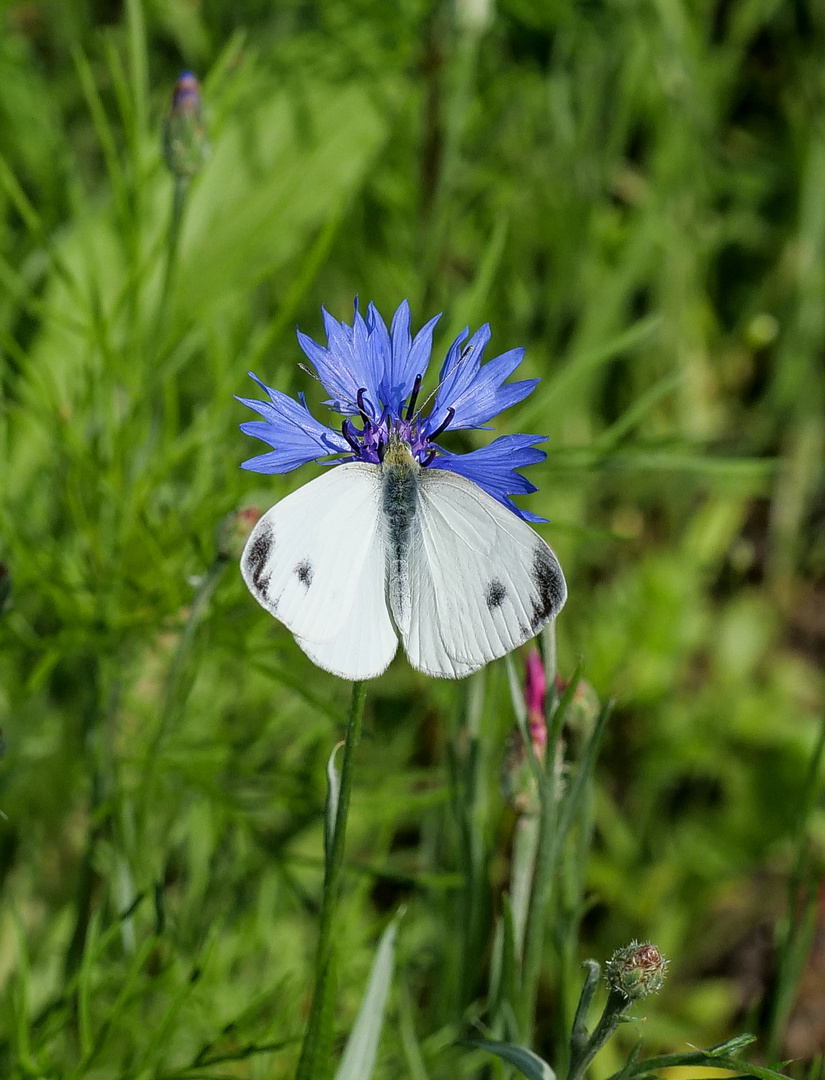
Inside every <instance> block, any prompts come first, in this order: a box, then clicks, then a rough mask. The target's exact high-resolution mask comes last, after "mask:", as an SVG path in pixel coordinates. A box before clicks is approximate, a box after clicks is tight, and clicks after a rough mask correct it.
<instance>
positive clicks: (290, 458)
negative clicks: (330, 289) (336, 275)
mask: <svg viewBox="0 0 825 1080" xmlns="http://www.w3.org/2000/svg"><path fill="white" fill-rule="evenodd" d="M323 316H324V326H325V329H326V334H327V344H326V345H325V346H324V345H319V344H318V343H317V342H316V341H313V340H312V338H310V337H307V335H306V334H303V333H301V332H300V331H299V333H298V341H299V343H300V345H301V348H302V349H303V351H304V352H305V353H306V355H307V356H308V357H309V359H310V361H311V362H312V364H313V367H314V368H315V373H316V374H317V377H318V379H319V380H320V382H321V384H322V385H323V387H324V389H325V390H326V392H327V393H328V394H329V395H330V397H329V399H328V400H327V401H326V403H325V404H327V405H328V406H329V407H330V409H331V410H332V411H333V412H335V413H338V414H339V415H340V416H342V417H343V418H344V419H343V422H342V423H341V424H340V427H328V426H327V425H325V424H322V423H320V421H318V420H316V419H315V417H314V416H313V415H312V414H311V413H310V411H309V409H308V407H307V405H306V401H305V399H304V395H303V394H299V395H298V397H299V400H298V401H295V400H294V399H293V398H290V397H288V396H287V395H286V394H283V393H281V391H279V390H274V389H272V388H271V387H268V386H266V385H265V384H264V383H263V382H261V380H260V379H258V378H257V376H255V375H252V373H251V372H250V375H251V377H252V378H253V379H255V381H256V382H257V383H258V385H259V386H260V387H261V389H262V390H263V391H264V392H265V393H266V394H267V395H268V397H269V401H258V400H253V399H249V398H239V399H238V400H239V401H241V402H243V404H245V405H248V406H249V407H250V408H251V409H254V410H255V411H256V412H258V413H260V415H261V416H262V417H263V419H262V420H251V421H247V422H246V423H245V424H242V425H241V430H242V431H244V432H246V434H248V435H253V436H255V437H256V438H258V439H261V440H262V441H263V442H266V443H268V444H269V445H270V446H271V447H272V449H271V450H270V451H269V452H268V453H265V454H260V455H259V456H257V457H254V458H251V459H250V460H249V461H245V462H244V463H243V468H245V469H250V470H252V471H253V472H261V473H285V472H289V471H290V470H292V469H295V468H298V466H300V465H305V464H307V463H308V462H310V461H317V462H320V463H322V464H328V465H337V464H339V463H342V462H345V461H366V462H370V463H372V464H378V463H379V462H380V461H381V460H382V459H383V455H384V452H385V450H386V448H387V446H388V445H389V442H390V437H391V436H392V437H393V438H399V439H401V440H403V442H405V443H406V444H407V445H408V446H409V447H410V450H411V452H412V455H413V457H414V458H415V460H416V461H417V462H418V463H419V464H420V465H421V466H422V467H424V468H428V469H446V470H449V471H451V472H455V473H458V474H459V475H461V476H464V477H466V478H467V479H468V480H471V481H472V482H473V483H475V484H477V485H478V486H479V487H480V488H483V489H484V491H486V492H487V493H488V494H490V495H492V496H493V498H495V499H497V500H498V501H499V502H500V503H502V504H503V505H504V506H506V507H507V508H508V509H509V510H512V511H513V513H514V514H517V515H518V517H520V518H522V519H524V520H525V521H534V522H538V521H544V520H545V519H544V518H540V517H537V516H536V515H535V514H531V513H530V512H529V511H527V510H522V509H521V508H520V507H518V506H516V505H515V503H514V502H513V501H512V499H511V498H510V496H511V495H516V494H519V495H522V494H526V493H529V492H531V491H535V490H536V488H535V485H533V484H531V483H530V481H529V480H527V479H526V478H525V477H524V476H522V475H521V474H520V473H519V472H518V470H519V469H522V468H524V467H525V466H527V465H534V464H536V463H537V462H539V461H542V460H543V459H544V457H545V454H544V451H543V450H538V449H536V447H535V444H536V443H538V442H543V441H544V436H541V435H502V436H500V437H499V438H497V439H494V440H493V442H491V443H490V444H489V445H488V446H484V447H481V448H480V449H478V450H472V451H470V452H469V453H467V454H455V453H452V452H451V451H449V450H445V449H444V447H443V446H441V444H440V443H439V441H438V440H439V438H440V437H441V435H443V434H444V433H445V432H447V431H459V430H464V429H467V428H483V427H485V425H486V424H488V422H489V421H490V420H491V419H492V418H493V417H494V416H496V415H497V414H498V413H500V412H501V411H502V410H503V409H507V408H509V407H510V406H511V405H515V404H517V403H518V402H519V401H522V400H523V399H524V398H526V397H527V395H528V394H530V393H532V391H533V390H534V388H535V386H536V384H537V383H538V381H539V380H538V379H525V380H522V381H521V382H513V383H508V382H505V380H506V379H507V378H509V376H510V375H512V374H513V372H514V371H515V370H516V368H517V367H518V365H519V364H520V363H521V360H522V358H523V356H524V349H510V350H509V351H508V352H505V353H502V354H501V355H500V356H497V357H495V358H494V359H492V360H489V361H487V363H484V364H482V359H483V356H484V350H485V349H486V347H487V344H488V342H489V341H490V336H491V335H490V327H489V326H488V325H487V324H485V325H484V326H482V327H481V328H480V329H479V330H477V331H476V332H475V333H474V334H473V335H472V336H471V335H470V331H469V329H465V330H463V331H462V332H461V333H460V334H459V335H458V337H457V338H456V339H455V341H454V342H453V343H452V345H451V346H450V348H449V349H448V350H447V355H446V357H445V358H444V361H443V363H442V365H441V369H440V372H439V381H438V387H437V389H436V390H435V391H434V393H433V394H432V395H430V397H429V398H427V399H426V400H425V401H424V402H423V403H422V401H421V398H422V396H423V395H422V384H423V382H424V378H425V375H426V373H427V368H428V366H429V363H430V353H431V349H432V336H433V330H434V328H435V325H436V323H437V322H438V319H439V318H440V316H436V317H435V318H433V319H430V321H429V322H428V323H426V325H425V326H423V327H422V329H421V330H419V331H418V333H417V334H416V335H415V337H413V336H412V334H411V332H410V308H409V305H408V304H407V301H406V300H405V301H404V302H403V303H402V304H401V306H400V307H399V308H398V310H397V311H396V312H395V315H394V316H393V320H392V325H391V326H390V328H389V330H388V329H387V326H386V324H385V322H384V320H383V319H382V317H381V316H380V315H379V313H378V311H377V310H376V308H375V307H374V305H373V304H370V305H369V307H368V308H367V313H366V317H364V316H362V315H361V313H360V311H359V310H358V304H357V301H356V305H355V315H354V318H353V322H352V326H350V325H348V324H347V323H345V322H338V321H337V319H334V318H333V317H332V316H331V315H330V314H329V313H328V312H327V311H324V312H323ZM430 402H431V407H430V408H429V409H427V406H428V405H429V404H430Z"/></svg>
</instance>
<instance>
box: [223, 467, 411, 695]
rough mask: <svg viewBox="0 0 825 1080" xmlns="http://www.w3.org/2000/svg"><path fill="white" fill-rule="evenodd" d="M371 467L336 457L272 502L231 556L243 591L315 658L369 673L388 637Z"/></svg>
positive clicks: (377, 487) (340, 669)
mask: <svg viewBox="0 0 825 1080" xmlns="http://www.w3.org/2000/svg"><path fill="white" fill-rule="evenodd" d="M379 472H380V470H379V468H378V466H375V465H369V464H366V463H364V462H352V463H350V464H347V465H336V466H334V467H333V468H330V469H329V471H328V472H325V473H323V475H321V476H319V477H318V478H317V479H316V480H312V481H311V482H310V483H309V484H305V485H304V486H303V487H301V488H298V490H297V491H293V492H292V494H290V495H287V496H286V498H284V499H281V501H280V502H279V503H276V504H275V506H273V507H272V509H271V510H269V511H267V513H266V514H264V516H263V517H262V518H261V520H260V521H259V522H258V524H257V525H256V526H255V528H254V530H253V532H252V535H251V536H250V537H249V540H248V541H247V544H246V547H245V548H244V552H243V555H242V556H241V573H242V575H243V579H244V581H245V582H246V584H247V586H248V587H249V590H250V592H251V593H252V595H253V596H254V597H255V598H256V600H258V602H259V603H260V604H261V605H262V606H263V607H265V608H266V610H267V611H268V612H269V613H270V614H271V615H274V616H275V617H276V618H277V619H279V620H280V621H281V622H282V623H283V624H284V625H285V626H286V627H288V628H289V629H290V630H291V631H292V633H293V634H294V635H295V638H296V640H297V641H298V644H299V645H300V646H301V648H302V649H303V650H304V651H305V652H306V653H307V655H308V656H310V657H311V659H313V660H314V661H315V663H317V664H319V665H320V666H321V667H323V668H326V669H327V670H328V671H332V672H333V673H334V674H336V675H340V676H341V677H342V678H345V679H353V680H355V679H366V678H372V677H373V676H375V675H379V674H380V673H381V672H382V671H383V670H384V669H385V668H386V667H387V665H388V664H389V662H390V660H391V659H392V658H393V656H394V654H395V650H396V648H397V645H398V641H397V638H396V635H395V631H394V630H393V626H392V621H391V619H390V615H389V611H388V609H387V604H386V600H385V597H384V580H385V575H386V555H385V550H384V538H383V531H382V527H381V482H380V479H379Z"/></svg>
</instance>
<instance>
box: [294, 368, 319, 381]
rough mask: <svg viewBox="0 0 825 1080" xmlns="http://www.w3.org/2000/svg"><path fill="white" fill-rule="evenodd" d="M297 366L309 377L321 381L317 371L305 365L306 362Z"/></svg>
mask: <svg viewBox="0 0 825 1080" xmlns="http://www.w3.org/2000/svg"><path fill="white" fill-rule="evenodd" d="M298 367H299V368H300V369H301V371H303V373H304V374H305V375H309V377H310V378H311V379H314V380H315V381H316V382H320V381H321V376H320V375H319V374H318V372H317V371H313V370H312V368H310V367H307V366H306V364H299V365H298Z"/></svg>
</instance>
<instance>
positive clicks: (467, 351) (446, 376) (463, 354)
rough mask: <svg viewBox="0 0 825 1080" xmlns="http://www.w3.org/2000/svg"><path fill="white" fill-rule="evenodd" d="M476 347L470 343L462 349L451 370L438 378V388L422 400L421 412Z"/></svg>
mask: <svg viewBox="0 0 825 1080" xmlns="http://www.w3.org/2000/svg"><path fill="white" fill-rule="evenodd" d="M475 349H476V347H475V345H468V346H467V347H466V349H462V350H461V355H460V356H459V358H458V360H456V362H455V363H454V364H453V366H452V367H451V368H450V370H449V371H445V372H444V375H443V377H442V378H440V379H439V380H438V386H436V388H435V389H434V390H433V391H432V392H431V393H430V394H428V395H427V397H426V399H425V400H424V401H423V402H422V404H421V408H420V409H419V410H418V411H419V412H423V411H424V407H425V406H426V405H429V403H430V402H431V401H432V399H433V398H434V397H435V395H436V394H437V393H438V391H439V390H440V389H441V387H442V386H443V385H444V383H445V382H446V381H447V379H449V377H450V376H451V375H452V374H453V372H454V371H458V369H459V368H460V367H461V365H462V364H463V363H464V362H465V360H469V359H470V357H471V356H472V355H473V353H474V352H475ZM408 419H409V417H408Z"/></svg>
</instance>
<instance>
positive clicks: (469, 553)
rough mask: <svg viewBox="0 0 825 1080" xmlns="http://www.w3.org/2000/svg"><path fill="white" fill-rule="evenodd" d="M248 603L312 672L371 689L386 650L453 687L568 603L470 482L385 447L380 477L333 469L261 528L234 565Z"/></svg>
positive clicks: (521, 525)
mask: <svg viewBox="0 0 825 1080" xmlns="http://www.w3.org/2000/svg"><path fill="white" fill-rule="evenodd" d="M241 572H242V574H243V578H244V581H245V582H246V584H247V585H248V586H249V589H250V591H251V592H252V594H253V595H254V596H255V597H256V599H257V600H258V602H259V603H260V604H261V605H262V606H263V607H265V608H266V610H267V611H268V612H270V614H272V615H274V616H275V617H276V618H277V619H279V620H280V621H281V622H282V623H283V624H284V625H285V626H286V627H288V628H289V630H291V631H292V633H293V634H294V635H295V638H296V640H297V642H298V644H299V645H300V646H301V648H302V649H303V650H304V652H305V653H306V654H307V656H309V657H310V658H311V659H312V660H313V661H314V662H315V663H316V664H318V666H319V667H322V668H324V669H326V670H327V671H330V672H332V673H333V674H335V675H340V676H341V677H342V678H344V679H351V680H361V679H371V678H374V677H375V676H377V675H380V674H381V672H383V671H384V670H385V669H386V667H387V666H388V664H389V663H390V661H391V660H392V658H393V656H394V655H395V652H396V649H397V648H398V638H399V637H400V638H401V641H402V642H403V645H404V650H405V652H406V653H407V656H408V657H409V660H410V663H411V664H412V666H413V667H415V668H417V669H418V670H419V671H423V672H425V673H426V674H428V675H436V676H439V677H441V678H447V679H459V678H463V677H464V676H465V675H469V674H470V673H471V672H473V671H476V670H478V668H480V667H483V665H484V664H486V663H488V662H489V661H490V660H494V659H495V658H496V657H499V656H503V655H504V654H505V653H508V652H510V650H511V649H515V648H517V647H518V646H519V645H523V644H524V642H525V641H528V640H529V639H530V638H531V637H533V636H534V635H535V634H536V633H537V632H538V631H539V630H540V629H541V627H542V626H544V625H545V623H547V622H549V620H550V619H553V618H555V616H556V615H558V613H559V611H560V610H561V608H562V607H563V605H564V602H565V600H566V599H567V586H566V584H565V581H564V575H563V574H562V571H561V567H560V566H559V563H558V560H557V559H556V556H555V555H554V554H553V552H552V551H551V549H550V548H549V547H548V546H547V544H546V543H545V542H544V541H543V540H542V539H541V538H540V537H539V536H538V535H537V534H536V533H535V532H534V531H533V530H532V529H531V528H530V526H529V525H527V524H526V523H525V522H524V521H522V520H521V519H520V518H518V517H517V516H516V515H515V514H514V513H513V512H512V511H510V510H508V509H507V508H506V507H504V506H502V504H501V503H499V502H498V501H497V500H496V499H494V498H493V497H492V495H489V494H487V492H486V491H484V490H482V489H481V488H480V487H479V486H478V485H477V484H474V483H473V482H472V481H471V480H468V479H466V478H465V477H463V476H460V475H459V474H458V473H454V472H449V471H446V470H442V469H429V468H423V467H422V466H421V465H420V464H419V462H418V461H416V460H415V458H414V457H413V455H412V453H411V451H410V447H409V446H408V444H407V443H406V442H404V441H403V440H402V439H400V438H398V437H397V436H393V435H391V436H390V440H389V444H388V446H387V448H386V451H385V453H384V457H383V460H382V461H381V463H380V464H377V465H374V464H371V463H369V462H364V461H356V462H351V463H348V464H344V465H337V466H335V467H332V468H330V469H329V471H328V472H325V473H324V474H323V475H322V476H320V477H318V479H316V480H313V481H311V482H310V483H308V484H306V485H305V486H304V487H301V488H299V489H298V490H297V491H294V492H293V493H292V494H291V495H287V496H286V498H284V499H282V500H281V501H280V502H279V503H277V504H276V505H275V506H273V507H272V509H271V510H269V511H268V512H267V513H266V514H264V516H263V517H262V518H261V519H260V521H259V522H258V524H257V525H256V527H255V529H254V531H253V532H252V535H251V536H250V537H249V540H248V542H247V544H246V548H245V549H244V553H243V556H242V557H241Z"/></svg>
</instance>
